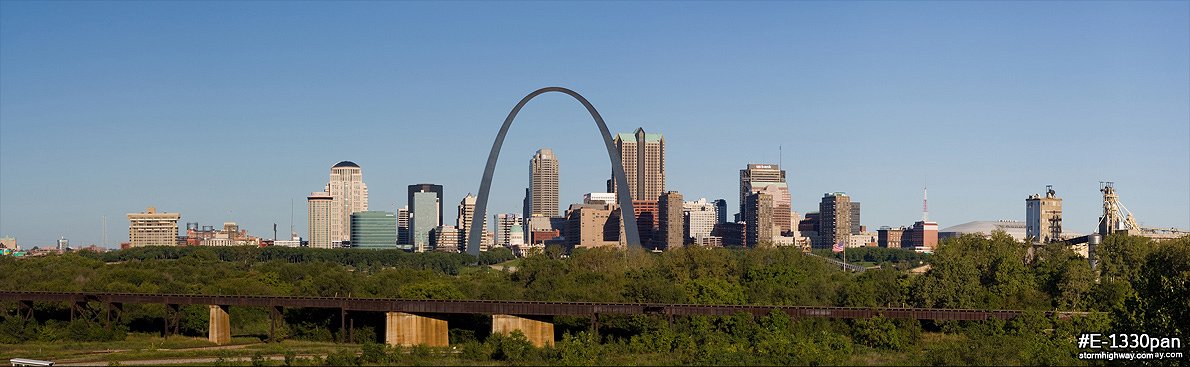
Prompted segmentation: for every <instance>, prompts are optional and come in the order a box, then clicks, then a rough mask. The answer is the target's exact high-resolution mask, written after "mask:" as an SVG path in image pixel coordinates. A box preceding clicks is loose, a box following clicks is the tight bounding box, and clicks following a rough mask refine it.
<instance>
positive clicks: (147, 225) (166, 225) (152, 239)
mask: <svg viewBox="0 0 1190 367" xmlns="http://www.w3.org/2000/svg"><path fill="white" fill-rule="evenodd" d="M180 219H182V215H181V214H178V213H158V212H157V208H154V207H151V206H150V207H149V208H148V209H145V212H143V213H128V241H129V247H144V246H176V245H177V243H178V220H180ZM14 246H15V244H14Z"/></svg>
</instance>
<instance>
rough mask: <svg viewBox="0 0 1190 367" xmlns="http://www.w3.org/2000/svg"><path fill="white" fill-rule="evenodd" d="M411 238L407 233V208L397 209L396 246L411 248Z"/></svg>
mask: <svg viewBox="0 0 1190 367" xmlns="http://www.w3.org/2000/svg"><path fill="white" fill-rule="evenodd" d="M412 238H413V236H412V235H410V233H409V206H404V207H402V208H400V209H397V245H398V246H400V247H406V248H407V247H409V246H412V245H413V242H412V241H410V239H412Z"/></svg>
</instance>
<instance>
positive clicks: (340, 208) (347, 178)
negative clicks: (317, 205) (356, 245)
mask: <svg viewBox="0 0 1190 367" xmlns="http://www.w3.org/2000/svg"><path fill="white" fill-rule="evenodd" d="M326 192H327V193H328V194H330V195H331V198H332V201H333V204H332V206H331V242H347V241H350V240H351V213H355V212H362V211H365V210H368V185H365V184H364V176H363V172H362V171H361V170H360V167H359V165H357V164H355V162H351V161H342V162H339V163H336V164H335V165H334V166H333V167H331V175H330V182H329V183H327V184H326Z"/></svg>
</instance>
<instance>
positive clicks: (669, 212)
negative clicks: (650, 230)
mask: <svg viewBox="0 0 1190 367" xmlns="http://www.w3.org/2000/svg"><path fill="white" fill-rule="evenodd" d="M682 204H683V203H682V194H680V193H678V192H677V191H667V192H665V193H664V194H661V197H660V198H659V200H657V216H658V219H659V223H658V225H657V235H656V238H657V240H656V241H655V243H656V246H654V248H655V249H658V250H670V249H675V248H678V247H682V245H684V244H686V225H685V221H684V220H683V214H684V213H683V212H684V211H683V209H682Z"/></svg>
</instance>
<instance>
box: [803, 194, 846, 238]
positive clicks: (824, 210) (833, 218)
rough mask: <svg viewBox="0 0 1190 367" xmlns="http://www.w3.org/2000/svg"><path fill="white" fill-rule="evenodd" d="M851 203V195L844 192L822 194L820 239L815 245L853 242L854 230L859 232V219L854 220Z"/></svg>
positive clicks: (819, 206) (819, 210)
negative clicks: (854, 221)
mask: <svg viewBox="0 0 1190 367" xmlns="http://www.w3.org/2000/svg"><path fill="white" fill-rule="evenodd" d="M851 205H852V202H851V197H849V196H847V194H845V193H842V192H828V193H826V194H825V195H823V196H822V201H821V202H819V204H818V238H819V241H816V242H814V247H817V248H830V247H831V246H833V245H834V244H836V243H839V242H843V243H844V244H847V243H850V242H851V234H852V233H853V231H854V233H858V232H859V224H858V221H857V222H856V223H853V222H852V218H851V216H852V215H853V213H854V212H853V211H852V208H851ZM808 215H809V214H807V216H808Z"/></svg>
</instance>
